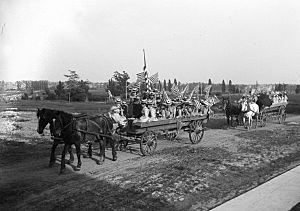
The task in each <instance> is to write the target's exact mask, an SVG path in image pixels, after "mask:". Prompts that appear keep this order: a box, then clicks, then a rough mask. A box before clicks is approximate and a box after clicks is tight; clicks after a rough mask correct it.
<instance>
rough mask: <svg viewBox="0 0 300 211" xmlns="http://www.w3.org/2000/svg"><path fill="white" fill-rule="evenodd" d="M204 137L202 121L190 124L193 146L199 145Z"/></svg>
mask: <svg viewBox="0 0 300 211" xmlns="http://www.w3.org/2000/svg"><path fill="white" fill-rule="evenodd" d="M203 135H204V129H203V124H202V121H199V120H198V121H192V122H191V123H190V130H189V137H190V140H191V142H192V143H193V144H197V143H199V142H200V141H201V139H202V138H203Z"/></svg>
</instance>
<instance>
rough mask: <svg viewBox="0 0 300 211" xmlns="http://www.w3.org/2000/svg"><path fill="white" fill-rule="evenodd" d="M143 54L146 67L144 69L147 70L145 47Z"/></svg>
mask: <svg viewBox="0 0 300 211" xmlns="http://www.w3.org/2000/svg"><path fill="white" fill-rule="evenodd" d="M143 54H144V67H143V70H144V71H145V70H146V55H145V49H143Z"/></svg>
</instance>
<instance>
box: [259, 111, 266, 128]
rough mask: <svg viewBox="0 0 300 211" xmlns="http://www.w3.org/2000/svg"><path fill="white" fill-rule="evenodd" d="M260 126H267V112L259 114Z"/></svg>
mask: <svg viewBox="0 0 300 211" xmlns="http://www.w3.org/2000/svg"><path fill="white" fill-rule="evenodd" d="M259 123H260V127H265V126H266V124H267V114H266V112H262V113H261V114H260V116H259Z"/></svg>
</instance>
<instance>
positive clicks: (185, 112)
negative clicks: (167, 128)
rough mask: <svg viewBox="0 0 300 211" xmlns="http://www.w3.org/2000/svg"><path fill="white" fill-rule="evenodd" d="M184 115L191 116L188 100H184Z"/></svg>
mask: <svg viewBox="0 0 300 211" xmlns="http://www.w3.org/2000/svg"><path fill="white" fill-rule="evenodd" d="M182 116H183V117H187V116H190V113H189V110H188V104H187V102H186V101H183V102H182Z"/></svg>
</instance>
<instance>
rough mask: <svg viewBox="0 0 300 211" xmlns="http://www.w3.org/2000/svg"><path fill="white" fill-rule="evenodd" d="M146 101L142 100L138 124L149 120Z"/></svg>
mask: <svg viewBox="0 0 300 211" xmlns="http://www.w3.org/2000/svg"><path fill="white" fill-rule="evenodd" d="M146 103H147V100H146V99H144V100H142V102H141V104H142V116H141V117H140V122H147V121H148V120H149V112H150V111H149V109H148V107H147V104H146Z"/></svg>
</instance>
